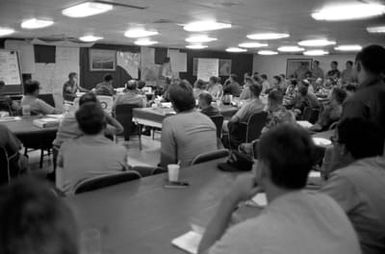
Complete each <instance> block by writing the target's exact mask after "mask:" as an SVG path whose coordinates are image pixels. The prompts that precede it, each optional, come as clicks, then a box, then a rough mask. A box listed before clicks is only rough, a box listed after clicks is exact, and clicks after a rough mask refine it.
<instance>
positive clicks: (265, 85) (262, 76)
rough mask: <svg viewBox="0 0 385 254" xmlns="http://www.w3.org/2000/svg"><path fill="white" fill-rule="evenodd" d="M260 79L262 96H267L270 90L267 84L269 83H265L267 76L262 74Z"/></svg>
mask: <svg viewBox="0 0 385 254" xmlns="http://www.w3.org/2000/svg"><path fill="white" fill-rule="evenodd" d="M260 78H261V84H262V92H261V93H262V94H267V93H268V92H269V91H270V89H271V85H270V83H269V81H267V75H266V74H262V75H261V76H260Z"/></svg>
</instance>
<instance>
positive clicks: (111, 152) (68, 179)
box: [58, 135, 127, 193]
mask: <svg viewBox="0 0 385 254" xmlns="http://www.w3.org/2000/svg"><path fill="white" fill-rule="evenodd" d="M126 158H127V151H126V149H125V148H124V147H123V146H120V145H117V144H115V143H114V142H113V141H111V140H109V139H107V138H106V137H104V136H103V135H96V136H89V135H84V136H80V137H78V138H75V139H71V140H68V141H66V142H64V143H63V144H62V146H61V148H60V152H59V157H58V161H59V165H60V162H62V163H63V171H62V178H63V190H64V191H65V192H67V193H71V192H72V191H73V190H74V187H75V185H76V184H77V183H78V182H79V181H82V180H84V179H88V178H91V177H94V176H98V175H105V174H112V173H116V172H120V171H122V170H123V169H124V168H125V167H126V165H127V162H126Z"/></svg>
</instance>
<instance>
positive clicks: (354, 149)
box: [337, 118, 385, 160]
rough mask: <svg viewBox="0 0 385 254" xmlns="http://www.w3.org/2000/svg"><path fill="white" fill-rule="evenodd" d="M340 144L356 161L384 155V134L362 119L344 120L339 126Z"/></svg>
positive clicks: (377, 127) (378, 128) (374, 125)
mask: <svg viewBox="0 0 385 254" xmlns="http://www.w3.org/2000/svg"><path fill="white" fill-rule="evenodd" d="M337 134H338V140H337V142H338V143H339V144H343V145H345V148H346V150H347V151H348V152H350V154H351V155H352V157H353V158H354V159H356V160H358V159H363V158H368V157H374V156H378V155H382V154H383V151H384V140H385V138H384V133H383V131H382V129H381V128H380V127H379V126H377V125H376V124H375V123H373V122H370V121H368V120H365V119H362V118H350V119H345V120H343V121H342V122H341V123H340V124H338V126H337Z"/></svg>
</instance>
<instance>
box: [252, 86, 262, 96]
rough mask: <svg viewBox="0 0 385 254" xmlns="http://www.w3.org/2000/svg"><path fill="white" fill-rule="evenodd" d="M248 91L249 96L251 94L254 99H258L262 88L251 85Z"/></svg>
mask: <svg viewBox="0 0 385 254" xmlns="http://www.w3.org/2000/svg"><path fill="white" fill-rule="evenodd" d="M249 89H250V92H251V94H253V95H254V96H255V97H259V95H260V94H261V92H262V86H261V85H260V84H257V83H253V84H252V85H250V87H249Z"/></svg>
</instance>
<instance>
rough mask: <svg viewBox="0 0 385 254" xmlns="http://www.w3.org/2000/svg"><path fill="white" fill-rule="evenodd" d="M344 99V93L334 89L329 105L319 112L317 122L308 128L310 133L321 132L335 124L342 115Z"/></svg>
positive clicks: (339, 89) (341, 90)
mask: <svg viewBox="0 0 385 254" xmlns="http://www.w3.org/2000/svg"><path fill="white" fill-rule="evenodd" d="M345 99H346V92H345V91H344V90H343V89H341V88H334V89H333V92H332V97H331V98H330V103H329V105H327V106H326V107H325V109H324V110H323V111H322V112H321V114H320V116H319V119H318V121H317V122H316V123H315V124H314V125H313V126H312V127H311V128H310V129H311V130H312V131H323V130H326V129H328V128H329V127H330V125H331V124H332V123H334V122H337V121H338V120H339V119H340V117H341V114H342V103H343V102H344V101H345Z"/></svg>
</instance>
